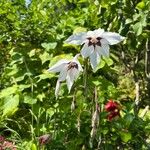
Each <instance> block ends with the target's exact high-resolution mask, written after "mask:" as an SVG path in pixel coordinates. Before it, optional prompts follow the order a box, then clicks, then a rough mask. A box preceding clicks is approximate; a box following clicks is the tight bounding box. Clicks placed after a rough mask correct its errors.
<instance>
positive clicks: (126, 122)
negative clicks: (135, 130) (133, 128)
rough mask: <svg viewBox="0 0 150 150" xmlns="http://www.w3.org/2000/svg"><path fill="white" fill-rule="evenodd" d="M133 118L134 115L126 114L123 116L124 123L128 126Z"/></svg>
mask: <svg viewBox="0 0 150 150" xmlns="http://www.w3.org/2000/svg"><path fill="white" fill-rule="evenodd" d="M133 119H134V116H133V115H132V114H126V115H125V116H124V120H125V124H126V126H127V127H129V125H130V124H131V122H132V121H133Z"/></svg>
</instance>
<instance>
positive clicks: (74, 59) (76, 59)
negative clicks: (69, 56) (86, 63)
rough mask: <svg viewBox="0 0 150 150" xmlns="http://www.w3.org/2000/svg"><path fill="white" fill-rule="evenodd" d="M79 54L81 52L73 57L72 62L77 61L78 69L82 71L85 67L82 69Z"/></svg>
mask: <svg viewBox="0 0 150 150" xmlns="http://www.w3.org/2000/svg"><path fill="white" fill-rule="evenodd" d="M79 56H80V54H76V55H75V57H74V58H73V60H72V62H75V63H77V64H78V70H79V72H80V71H83V69H82V66H81V64H80V62H79V61H78V57H79Z"/></svg>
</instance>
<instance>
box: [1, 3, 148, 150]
mask: <svg viewBox="0 0 150 150" xmlns="http://www.w3.org/2000/svg"><path fill="white" fill-rule="evenodd" d="M149 10H150V2H149V1H148V0H142V1H139V0H61V1H60V0H31V1H27V2H26V1H25V0H1V1H0V59H1V61H0V66H1V67H0V136H1V139H0V148H1V147H2V145H3V144H4V143H3V142H4V140H5V142H8V141H9V142H12V143H13V144H12V146H11V147H13V145H14V146H15V147H17V149H19V150H21V149H22V150H37V149H47V150H51V149H52V150H53V149H56V150H59V149H67V150H78V149H82V150H84V149H86V150H88V149H102V150H111V149H112V150H114V149H119V150H121V149H122V150H130V149H131V150H132V149H135V150H148V149H150V118H149V117H150V112H149V105H150V39H149V37H150V31H149V29H150V22H149V21H150V14H149ZM98 28H102V29H105V31H111V32H117V33H119V34H120V35H122V36H124V37H126V38H125V40H124V41H123V42H121V43H119V44H117V45H114V46H111V48H110V57H109V58H105V57H103V58H102V60H101V62H100V64H99V66H98V69H97V71H96V72H93V71H92V69H91V66H90V65H89V64H88V63H87V62H85V61H84V60H83V59H82V58H80V59H79V61H80V63H81V64H82V66H83V68H84V70H86V71H84V73H83V74H81V75H80V76H79V78H78V79H77V81H76V82H75V84H74V85H73V88H72V90H71V92H70V93H69V94H68V90H67V86H66V84H65V83H63V84H62V87H61V91H60V95H59V98H58V99H56V98H55V95H54V91H55V85H56V81H57V74H52V73H49V72H48V71H47V69H48V68H49V67H50V66H52V65H53V64H55V63H56V62H57V61H58V60H60V59H63V58H68V59H70V58H72V57H73V56H75V55H76V54H77V53H79V52H80V50H81V47H80V46H76V45H71V44H66V43H64V41H65V40H66V39H67V38H68V37H69V36H70V35H72V34H73V33H78V32H82V31H90V30H95V29H98ZM85 65H86V68H85V67H84V66H85ZM110 99H112V100H114V101H116V102H117V105H119V112H120V115H119V116H118V117H115V118H113V119H112V120H109V119H108V112H107V109H105V108H106V105H107V104H108V101H109V100H110ZM95 113H96V119H95ZM94 119H95V120H96V122H95V124H96V128H93V125H92V124H93V122H94V121H95V120H94ZM93 130H94V131H93ZM47 134H48V135H49V136H50V137H49V140H48V141H46V142H45V141H41V136H43V135H47ZM3 137H5V139H3ZM39 141H40V142H39ZM3 149H6V148H3ZM11 149H13V148H11Z"/></svg>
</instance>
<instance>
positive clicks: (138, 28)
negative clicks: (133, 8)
mask: <svg viewBox="0 0 150 150" xmlns="http://www.w3.org/2000/svg"><path fill="white" fill-rule="evenodd" d="M142 29H143V28H142V24H141V22H137V23H136V24H135V25H133V30H134V32H135V33H136V35H137V36H139V35H140V34H141V33H142Z"/></svg>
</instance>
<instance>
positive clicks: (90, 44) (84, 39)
mask: <svg viewBox="0 0 150 150" xmlns="http://www.w3.org/2000/svg"><path fill="white" fill-rule="evenodd" d="M122 40H124V37H122V36H121V35H119V34H118V33H115V32H105V31H104V30H103V29H97V30H94V31H88V32H80V33H77V34H74V35H71V36H70V37H69V38H68V39H67V40H66V41H65V42H66V43H70V44H77V45H83V47H82V49H81V55H82V56H83V57H84V58H87V57H89V58H90V63H91V66H92V68H93V70H95V69H96V67H97V65H98V64H99V62H100V60H101V56H106V57H108V56H109V48H110V47H109V45H114V44H117V43H119V42H121V41H122Z"/></svg>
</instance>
